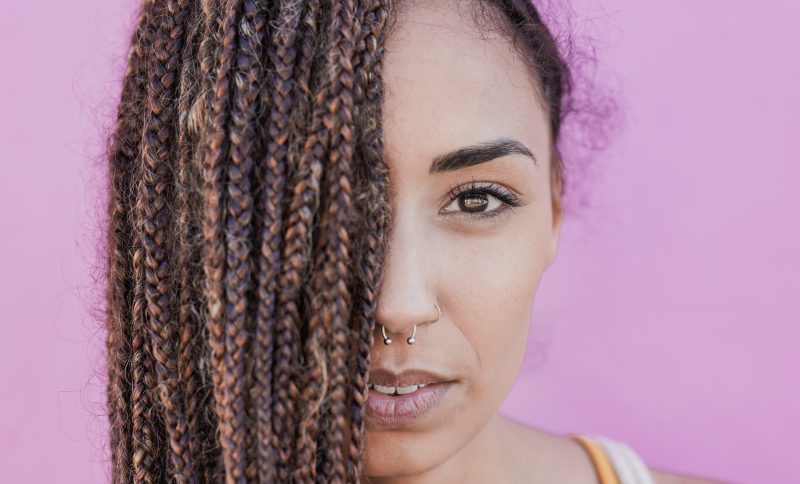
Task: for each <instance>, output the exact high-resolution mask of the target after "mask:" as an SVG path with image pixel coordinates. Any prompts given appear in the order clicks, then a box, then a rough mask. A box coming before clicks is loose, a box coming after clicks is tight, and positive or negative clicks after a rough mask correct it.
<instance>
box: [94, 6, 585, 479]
mask: <svg viewBox="0 0 800 484" xmlns="http://www.w3.org/2000/svg"><path fill="white" fill-rule="evenodd" d="M399 3H400V2H399V1H392V0H342V1H332V2H326V1H322V0H280V1H272V2H267V1H264V0H225V1H221V0H200V1H198V2H192V1H189V0H166V1H157V0H144V2H143V4H142V5H141V9H140V14H139V17H138V23H137V25H136V28H135V32H134V34H133V36H132V39H131V48H130V51H129V54H128V58H127V70H126V72H125V75H124V84H123V88H122V93H121V97H120V100H119V106H118V111H117V121H116V127H115V130H114V132H113V135H112V137H111V138H110V139H109V144H108V146H109V151H108V153H109V155H108V166H109V199H108V200H109V203H108V224H107V232H106V235H107V243H108V252H107V254H106V263H107V292H106V302H107V305H106V315H105V316H106V324H107V330H108V333H107V334H108V336H107V351H108V386H107V392H108V400H107V404H108V414H109V421H110V430H109V440H110V449H111V455H112V475H113V482H130V481H132V480H133V481H136V482H168V481H170V482H171V481H175V482H209V481H212V482H217V481H221V480H225V481H226V482H245V481H259V482H276V481H277V482H318V481H322V482H359V481H360V480H361V479H362V477H361V471H362V467H361V456H362V453H363V446H364V433H365V428H364V411H363V408H364V403H365V398H366V392H367V377H368V369H369V366H370V347H371V346H372V343H373V339H374V330H375V310H376V304H377V294H378V288H379V284H380V280H381V263H382V260H383V255H384V252H385V248H386V241H387V240H388V236H389V230H390V228H391V211H390V207H391V200H390V198H389V190H388V184H389V178H388V175H389V172H388V168H387V166H386V163H385V161H384V159H383V145H382V136H381V135H382V133H381V129H382V128H381V122H380V121H381V99H382V93H383V88H382V84H381V82H382V81H381V62H382V56H383V45H384V39H385V38H386V36H387V35H388V33H389V31H390V29H391V27H392V20H391V19H394V14H393V12H394V11H395V10H396V9H397V8H398V4H399ZM476 3H481V2H476ZM483 3H485V4H486V5H488V6H490V7H491V8H492V9H493V10H492V11H494V12H501V13H502V14H503V18H504V19H505V22H506V23H505V25H506V27H507V28H508V30H509V31H513V32H516V34H515V36H514V37H515V39H516V38H519V39H522V41H523V44H522V45H521V46H520V47H521V48H522V49H521V51H524V52H526V57H527V58H528V59H529V60H530V61H531V66H532V67H534V68H535V73H536V75H537V78H538V79H539V82H540V86H541V88H542V91H541V92H542V95H543V98H544V101H545V105H546V107H547V108H548V111H549V112H548V114H549V116H550V120H551V127H552V133H551V134H552V136H553V139H554V140H555V139H557V138H558V133H559V127H560V125H561V123H562V119H563V117H564V115H565V113H564V111H563V106H564V105H565V102H566V101H565V100H566V99H567V95H568V93H569V90H570V88H571V79H570V72H569V69H568V67H567V65H566V64H565V62H564V61H563V59H562V57H561V56H560V54H559V51H558V47H557V45H556V42H555V40H554V39H553V37H552V36H551V34H550V32H549V31H548V29H547V27H546V26H544V24H543V22H542V20H541V19H540V18H539V15H538V13H537V11H536V9H535V8H534V6H533V5H532V4H531V3H529V2H528V1H525V0H492V1H488V0H484V2H483ZM515 42H516V40H515ZM553 163H554V164H553V166H554V167H556V170H554V171H555V173H557V174H558V175H559V176H560V175H561V173H562V170H561V161H560V156H558V153H557V150H556V152H555V154H554V157H553Z"/></svg>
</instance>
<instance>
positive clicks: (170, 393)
mask: <svg viewBox="0 0 800 484" xmlns="http://www.w3.org/2000/svg"><path fill="white" fill-rule="evenodd" d="M188 15H189V1H188V0H182V1H176V0H171V1H168V2H167V5H166V12H164V14H163V15H161V16H160V20H161V25H160V26H159V30H158V32H157V35H156V38H155V39H154V41H155V43H154V55H151V56H150V58H149V60H150V62H152V64H153V65H152V67H151V70H150V78H149V88H150V90H149V91H150V92H149V97H148V108H149V116H148V117H147V122H146V125H145V132H144V136H143V147H142V154H143V164H142V194H141V197H140V198H139V200H138V206H137V209H138V210H139V213H140V216H141V217H142V218H143V220H144V223H143V225H142V227H143V229H144V230H143V232H142V245H143V247H144V263H145V268H146V269H145V287H144V290H145V291H144V292H145V298H146V307H147V314H146V317H147V318H146V319H147V326H148V329H149V332H150V334H149V336H150V339H151V343H152V345H153V347H152V349H153V356H154V357H155V367H156V376H157V379H158V385H159V390H160V391H159V397H160V403H161V405H163V407H164V409H163V416H164V421H165V424H166V430H167V433H168V435H169V446H170V450H171V452H170V457H171V464H172V466H173V467H174V472H175V475H176V476H177V477H178V478H179V480H180V481H190V482H193V481H196V480H197V476H196V474H195V470H194V468H193V463H194V460H195V459H194V458H193V456H191V455H190V453H189V445H188V441H189V432H188V427H187V421H186V416H185V412H184V405H185V400H184V398H183V391H184V388H183V386H181V385H180V380H179V377H178V368H177V359H178V358H177V348H176V345H177V335H176V334H175V333H176V332H175V323H174V321H173V319H172V318H173V305H174V303H173V301H174V296H173V294H172V281H171V277H170V276H171V274H170V269H171V268H172V267H174V265H172V266H171V265H170V262H171V261H170V260H169V257H168V253H169V246H168V240H167V238H168V232H167V230H168V227H169V224H170V216H171V213H170V211H169V204H170V191H169V188H170V184H171V182H172V180H171V179H170V174H171V169H170V164H169V163H170V159H169V157H170V154H171V143H172V142H173V137H172V135H173V131H174V128H173V125H174V124H175V122H176V119H175V118H176V116H175V114H176V108H177V106H176V105H175V103H174V102H173V100H174V98H175V91H176V84H177V83H176V78H177V77H178V71H179V67H180V65H179V64H180V52H181V50H182V44H183V35H184V27H185V25H184V24H185V22H186V17H187V16H188ZM173 264H174V263H173Z"/></svg>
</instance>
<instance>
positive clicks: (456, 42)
mask: <svg viewBox="0 0 800 484" xmlns="http://www.w3.org/2000/svg"><path fill="white" fill-rule="evenodd" d="M458 3H461V5H457V4H458ZM467 3H468V2H456V1H452V0H451V1H447V0H442V1H414V2H411V3H409V4H407V5H405V6H404V7H405V8H404V9H403V11H402V12H401V14H400V16H399V17H398V19H397V23H396V25H395V28H394V30H393V32H392V34H391V35H390V36H389V38H387V39H386V47H385V53H384V67H383V79H384V102H383V115H384V133H383V134H384V146H385V149H386V156H387V162H388V163H389V165H390V168H392V169H397V168H398V165H400V164H402V166H403V167H410V168H411V167H413V168H415V169H418V170H424V171H425V173H427V170H428V167H429V166H430V160H432V159H433V158H434V157H435V156H436V155H438V154H441V153H444V152H447V151H450V150H453V149H457V148H460V147H463V146H466V145H471V144H475V143H479V142H483V141H488V140H491V139H496V138H498V137H512V138H516V139H518V140H519V141H521V142H522V143H523V144H525V145H526V146H527V147H528V148H530V150H531V151H533V153H534V155H536V157H537V158H538V159H541V160H546V159H548V158H549V126H548V122H547V114H546V112H545V110H544V109H543V107H542V102H541V100H540V97H539V95H538V93H537V89H536V84H535V81H534V80H533V76H532V75H531V72H530V70H529V68H528V66H527V65H526V64H525V63H524V62H523V61H522V60H521V59H519V57H518V54H517V53H516V52H515V50H514V47H513V46H512V44H511V41H510V39H509V38H508V37H506V36H505V35H503V34H501V33H499V31H497V30H496V29H495V27H494V26H492V25H489V24H486V27H487V28H483V27H482V28H480V29H479V28H478V26H476V24H475V22H474V20H473V17H472V12H471V11H469V10H468V7H467ZM409 164H412V165H413V166H410V165H409ZM416 164H419V166H416ZM393 165H395V166H393Z"/></svg>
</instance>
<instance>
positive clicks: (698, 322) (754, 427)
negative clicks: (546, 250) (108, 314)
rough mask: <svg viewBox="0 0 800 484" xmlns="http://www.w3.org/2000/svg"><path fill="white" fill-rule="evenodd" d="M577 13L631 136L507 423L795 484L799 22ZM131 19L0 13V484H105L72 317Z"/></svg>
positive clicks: (719, 7) (604, 167)
mask: <svg viewBox="0 0 800 484" xmlns="http://www.w3.org/2000/svg"><path fill="white" fill-rule="evenodd" d="M589 4H590V5H591V7H589V8H586V9H583V11H584V12H585V13H586V14H588V15H589V16H592V17H596V18H597V17H599V18H600V20H598V21H596V23H595V24H593V25H594V27H593V28H594V29H595V30H594V32H595V33H596V34H597V35H600V37H601V38H603V39H605V42H606V44H608V46H609V47H608V49H607V50H606V51H605V52H606V53H605V55H604V57H603V59H602V60H603V61H604V63H605V66H606V67H605V70H606V71H611V72H612V73H614V77H612V78H611V79H612V80H613V82H614V85H615V86H616V88H617V89H618V90H619V91H620V92H622V93H623V95H624V98H623V99H622V100H621V102H622V105H623V108H624V110H625V121H626V124H625V130H624V131H623V133H622V135H621V136H620V137H619V138H618V140H617V142H616V143H615V144H614V145H613V146H612V147H611V149H610V150H609V152H608V153H607V154H605V155H604V156H603V157H602V158H599V159H598V160H597V166H599V167H601V172H600V174H599V176H598V178H597V180H596V182H595V184H594V185H593V188H592V194H593V196H594V198H593V203H592V205H591V206H590V207H588V208H586V209H584V210H583V211H582V212H581V213H580V214H578V215H576V216H575V218H573V219H571V220H568V221H567V222H566V224H565V226H564V232H563V237H562V245H561V248H560V252H559V255H558V258H557V260H556V262H555V263H554V265H553V266H552V267H551V268H550V269H549V270H548V272H547V273H546V275H545V278H544V280H543V282H542V285H541V287H540V292H539V294H538V296H537V301H536V304H535V311H534V322H533V324H534V326H533V331H532V336H531V342H530V358H528V359H527V360H526V362H525V367H524V368H523V370H522V373H521V375H520V379H519V382H518V384H517V385H516V386H515V388H514V390H513V391H512V394H511V395H510V396H509V398H508V400H507V401H506V404H505V405H504V407H503V413H504V414H507V415H509V416H512V417H515V418H517V419H519V420H523V421H525V422H528V423H531V424H535V425H539V426H542V427H544V428H547V429H550V430H554V431H557V432H584V433H602V434H605V435H608V436H610V437H613V438H618V439H620V440H623V441H625V442H627V443H629V444H630V445H631V446H633V447H634V448H635V449H637V450H638V451H639V452H640V453H641V454H642V455H643V456H644V457H645V459H646V460H647V461H648V462H650V463H651V464H653V465H656V466H659V467H664V468H672V469H675V470H680V471H684V472H693V473H699V474H707V475H711V476H716V477H719V478H726V479H731V480H735V481H737V482H748V483H761V482H770V483H788V482H797V480H796V479H797V477H796V475H797V471H796V470H795V469H793V468H792V467H791V464H792V463H793V462H796V458H795V455H794V452H793V451H794V450H795V449H796V447H797V446H796V441H795V440H790V438H792V437H795V436H796V435H798V433H800V417H798V413H797V409H798V408H800V390H798V385H797V377H796V375H795V372H796V369H797V368H798V367H800V356H798V351H797V347H798V345H799V344H800V324H798V323H800V314H798V313H799V312H800V311H798V306H797V299H798V296H797V294H800V278H798V276H797V274H798V273H800V256H798V255H797V252H796V248H797V247H800V224H799V223H798V222H800V217H799V216H798V215H800V213H799V212H800V192H799V191H797V190H794V191H791V190H790V184H792V185H795V184H796V183H797V182H796V181H797V180H798V179H800V148H798V146H797V145H796V144H794V141H796V139H793V138H792V137H790V133H791V134H793V135H794V138H796V134H797V121H796V113H797V112H798V109H800V94H798V90H797V89H796V88H795V87H794V86H796V84H797V79H798V78H800V61H798V56H797V54H796V52H795V51H796V48H797V46H798V45H800V31H798V29H797V28H796V27H795V25H794V24H795V20H796V19H797V18H799V16H800V4H798V3H797V2H791V1H789V0H786V1H778V0H772V1H767V2H759V3H757V2H747V3H744V2H739V3H738V5H737V6H736V7H733V6H732V4H731V3H730V2H721V1H717V2H710V1H695V2H659V3H658V5H656V4H655V3H652V2H639V1H634V0H613V1H611V0H606V1H604V2H602V5H604V6H605V8H604V9H601V8H600V7H599V6H598V5H601V4H600V3H598V2H596V1H594V2H587V5H589ZM130 6H131V1H130V0H115V1H107V0H106V1H100V0H83V1H79V2H78V3H77V4H76V3H74V2H72V3H69V4H61V3H57V2H56V3H52V2H51V5H49V6H48V8H46V9H38V8H37V9H36V11H35V10H34V8H35V7H34V5H33V4H28V3H26V2H16V3H15V4H14V9H15V10H16V12H15V13H14V14H13V15H3V16H0V32H2V40H3V41H2V42H0V58H2V59H4V68H3V73H4V75H3V76H2V81H0V83H2V89H0V100H2V106H3V109H2V111H0V112H2V114H0V128H2V129H0V142H2V146H3V148H4V153H5V156H4V160H3V161H2V166H3V167H4V168H5V174H4V175H3V176H2V177H0V215H1V216H2V220H3V222H4V225H3V227H4V230H3V231H2V236H0V263H2V265H1V266H0V267H2V272H0V274H2V275H0V307H3V308H4V310H5V311H4V315H3V317H2V320H3V327H4V329H5V331H4V337H3V338H2V343H0V348H2V350H1V351H0V379H1V380H2V381H3V382H4V383H5V387H4V392H3V398H2V399H1V400H0V415H2V417H0V481H2V482H104V481H106V477H105V472H106V469H105V464H104V463H103V461H104V459H106V455H105V452H104V447H103V445H104V441H103V438H104V435H103V432H104V420H103V417H102V411H103V408H102V400H103V395H102V390H103V387H102V381H101V380H100V379H99V377H101V376H102V362H101V361H99V358H100V356H101V355H102V346H101V345H102V341H103V335H102V332H100V331H99V330H98V328H97V323H96V322H95V320H94V319H93V316H92V314H91V309H87V305H88V307H89V308H91V307H93V306H92V304H95V301H96V300H97V296H98V295H97V294H94V293H93V292H92V276H93V269H92V266H91V263H92V258H93V252H92V251H93V249H92V244H93V243H94V239H95V237H97V235H98V234H97V227H96V222H95V221H94V219H93V216H94V211H95V210H96V209H97V208H98V207H99V208H100V209H102V205H98V202H97V201H95V195H94V192H93V191H94V190H97V187H98V186H99V184H100V181H101V180H100V179H99V174H98V171H97V169H96V165H97V159H98V157H99V155H100V150H101V148H102V142H103V138H102V136H101V135H98V130H103V129H105V127H107V126H108V124H109V123H110V122H111V120H112V118H111V117H110V116H109V115H110V113H111V112H112V109H113V101H114V97H115V96H116V95H117V92H118V88H119V85H118V83H117V82H116V81H115V80H114V79H115V77H114V76H116V75H118V72H119V68H120V67H121V65H122V62H123V60H124V59H123V56H124V54H125V43H126V42H127V35H128V34H127V32H128V31H129V29H130V27H131V23H130V22H131V21H132V19H131V17H132V14H131V7H130ZM37 7H38V5H37ZM100 296H102V295H100Z"/></svg>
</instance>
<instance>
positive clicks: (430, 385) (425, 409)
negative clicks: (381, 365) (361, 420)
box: [364, 369, 455, 427]
mask: <svg viewBox="0 0 800 484" xmlns="http://www.w3.org/2000/svg"><path fill="white" fill-rule="evenodd" d="M454 382H455V381H454V380H451V379H448V378H446V377H443V376H440V375H438V374H436V373H432V372H430V371H425V370H406V371H404V372H402V373H393V372H391V371H388V370H381V369H379V370H374V371H371V372H370V377H369V383H371V384H377V385H382V386H408V385H412V384H414V383H424V384H425V386H424V387H422V388H419V389H417V391H415V392H414V393H409V394H406V395H395V396H391V395H386V394H384V393H381V392H379V391H376V390H371V389H368V390H367V401H366V403H365V408H364V411H365V420H366V422H367V423H368V424H372V425H379V426H385V427H402V426H407V425H410V424H412V423H414V422H416V421H417V420H419V419H421V418H422V417H423V416H425V415H427V414H428V413H430V412H431V411H432V410H433V409H435V408H436V407H437V406H438V405H439V404H440V403H441V401H442V400H443V399H444V397H445V395H446V394H447V391H448V390H449V389H450V387H451V386H452V385H453V383H454Z"/></svg>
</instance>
